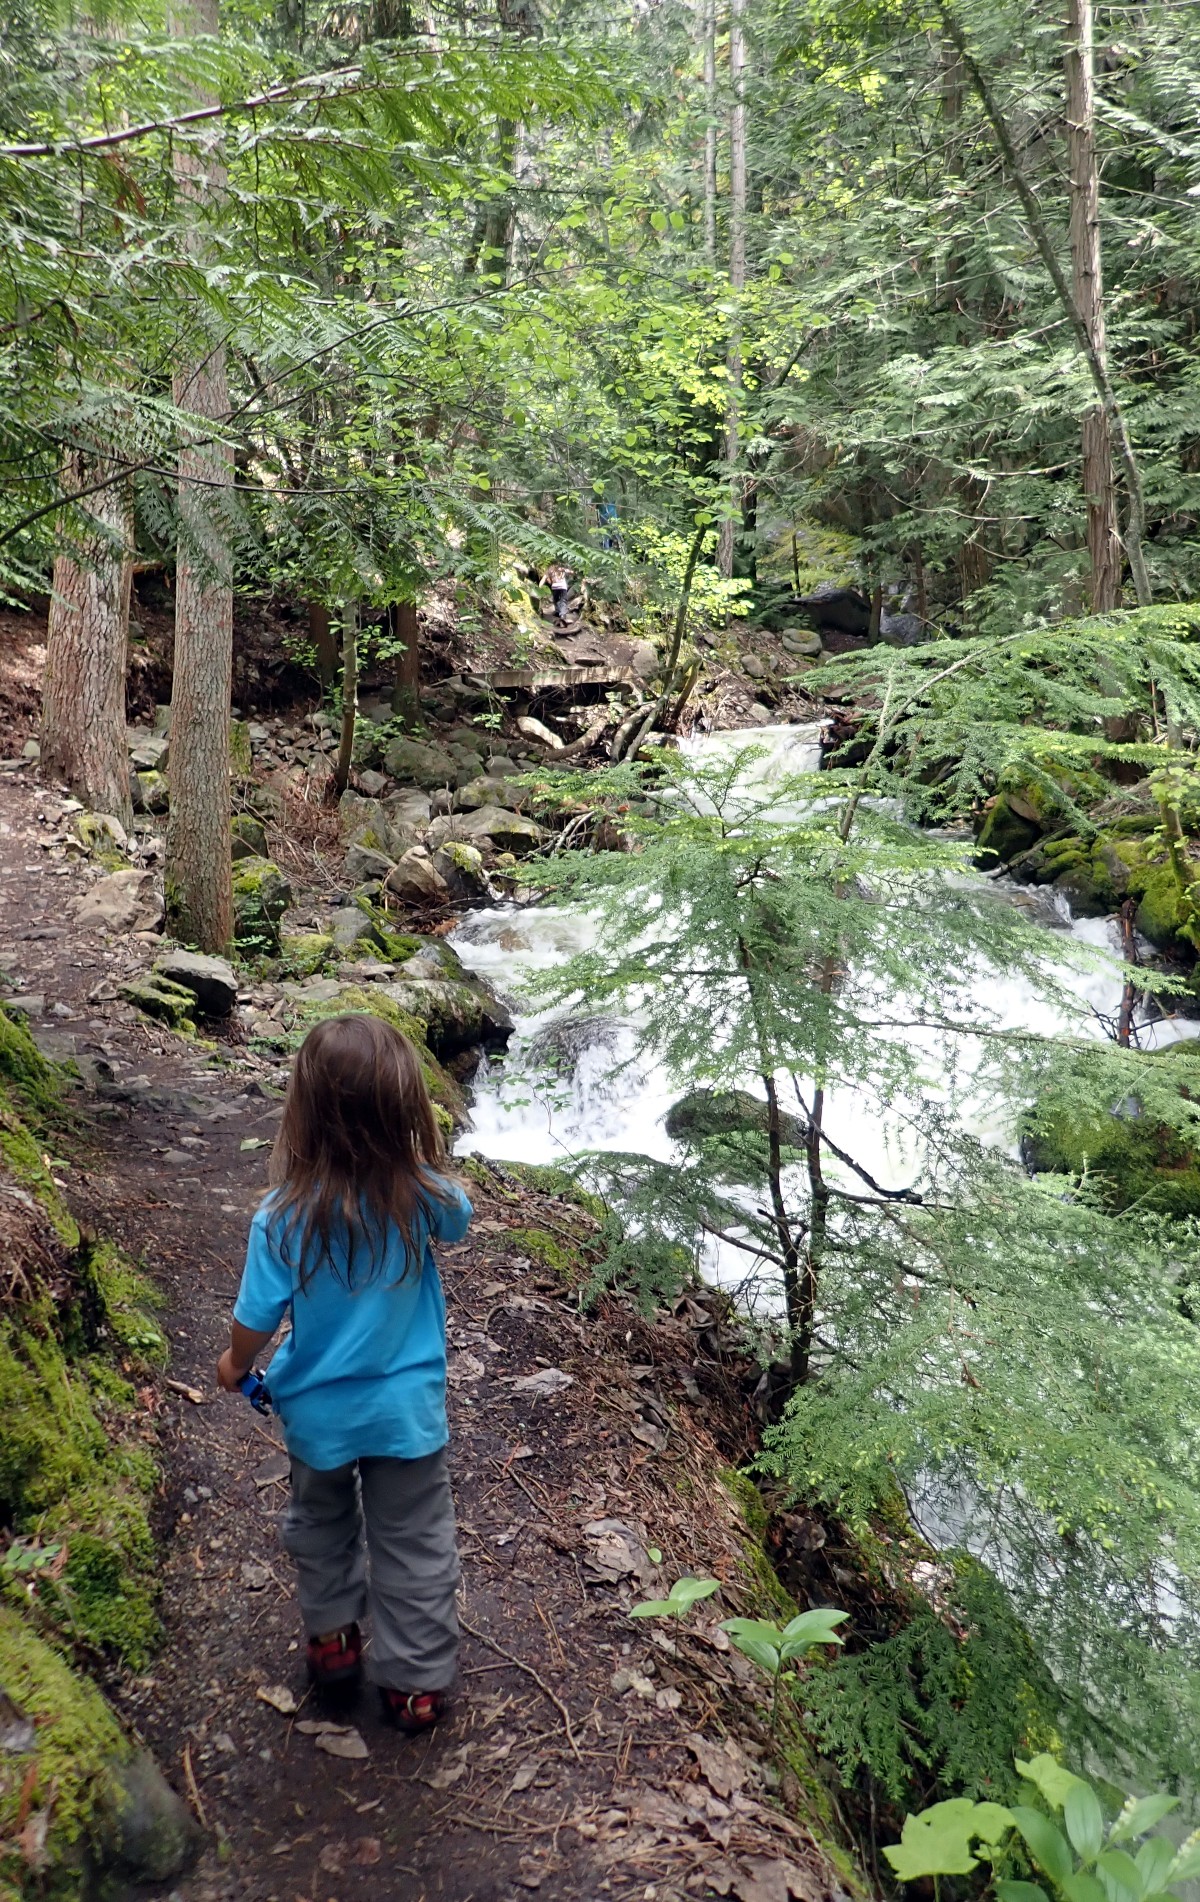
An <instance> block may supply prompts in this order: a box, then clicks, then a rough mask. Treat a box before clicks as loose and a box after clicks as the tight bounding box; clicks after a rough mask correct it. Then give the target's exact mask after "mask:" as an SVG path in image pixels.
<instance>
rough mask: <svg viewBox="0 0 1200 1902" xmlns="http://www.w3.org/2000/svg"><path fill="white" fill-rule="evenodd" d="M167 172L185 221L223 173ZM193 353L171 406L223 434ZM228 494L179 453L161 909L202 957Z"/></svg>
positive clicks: (213, 852) (221, 805) (191, 30)
mask: <svg viewBox="0 0 1200 1902" xmlns="http://www.w3.org/2000/svg"><path fill="white" fill-rule="evenodd" d="M217 7H218V0H187V3H186V5H185V6H181V8H180V10H179V11H178V12H177V13H175V14H174V15H173V16H172V22H171V24H172V30H173V32H174V33H175V35H176V36H177V37H179V38H190V37H192V36H193V35H194V34H197V33H209V34H215V33H216V31H217ZM198 97H199V95H198ZM203 98H204V99H205V100H207V99H208V98H209V95H207V94H205V95H203ZM174 166H175V179H176V185H177V189H178V193H179V198H180V201H181V204H182V205H183V207H184V208H185V211H186V208H187V206H188V205H189V202H190V203H191V204H193V205H195V206H196V207H197V210H199V209H200V208H201V207H204V206H205V205H211V203H212V201H213V199H214V198H215V197H218V196H219V195H220V193H221V192H222V190H223V188H224V184H225V168H224V165H223V164H222V163H221V160H220V158H219V157H218V156H217V154H216V151H215V148H213V147H208V148H206V149H205V150H203V151H201V150H200V149H198V148H196V147H193V146H190V145H179V144H177V145H176V148H175V155H174ZM189 248H190V249H191V251H192V253H193V255H194V256H195V257H197V258H198V259H199V258H200V257H201V256H202V254H203V250H204V242H203V237H202V235H201V232H200V230H199V222H198V219H197V223H196V224H195V225H194V226H193V230H192V234H191V240H190V247H189ZM198 347H199V354H198V355H197V356H196V357H195V359H194V360H192V361H187V360H186V359H185V360H184V361H183V362H182V363H181V364H180V365H179V366H178V368H177V369H176V371H175V375H174V379H173V391H174V398H175V403H176V405H177V406H178V408H180V409H183V410H187V411H188V412H189V413H190V414H191V415H193V416H196V417H199V418H201V419H205V420H206V421H208V422H209V423H211V424H212V425H215V428H216V430H219V429H220V427H221V424H222V423H223V422H224V421H225V420H226V418H227V417H228V414H229V394H228V385H227V380H226V373H225V345H224V343H223V342H222V341H219V340H218V337H217V335H216V334H215V333H212V334H210V335H208V336H204V335H201V337H200V338H199V340H198ZM196 433H197V436H198V437H201V438H204V439H206V438H209V437H211V436H212V435H213V433H214V429H213V428H211V427H205V421H201V423H200V425H199V427H198V429H197V432H196ZM232 494H233V457H232V455H231V453H230V452H229V451H228V450H227V449H226V448H225V447H224V446H223V445H221V444H220V443H214V442H211V441H209V440H200V441H197V442H195V443H192V444H188V443H185V445H184V447H183V448H182V449H181V450H180V453H179V556H178V564H177V568H176V578H175V667H174V675H173V679H172V685H171V751H170V773H169V778H170V782H171V806H170V814H169V817H168V820H167V851H166V898H167V915H168V921H169V923H170V927H171V929H172V931H173V932H174V933H175V935H176V936H177V937H181V938H183V939H184V940H185V941H186V942H188V943H191V944H196V945H198V946H199V947H200V949H201V950H202V951H222V950H224V949H225V948H226V946H227V945H228V944H229V941H230V939H231V937H232V936H233V879H232V864H231V858H230V849H229V848H230V841H229V704H230V697H231V689H232V674H233V565H232V559H231V555H230V542H229V511H230V507H231V503H232Z"/></svg>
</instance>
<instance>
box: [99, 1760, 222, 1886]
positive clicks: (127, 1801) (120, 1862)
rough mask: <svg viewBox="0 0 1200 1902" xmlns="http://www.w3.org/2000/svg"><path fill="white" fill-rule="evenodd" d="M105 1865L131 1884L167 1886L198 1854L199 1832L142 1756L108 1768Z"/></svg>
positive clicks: (184, 1807) (156, 1769)
mask: <svg viewBox="0 0 1200 1902" xmlns="http://www.w3.org/2000/svg"><path fill="white" fill-rule="evenodd" d="M113 1786H114V1787H113V1795H112V1797H111V1798H110V1803H109V1810H108V1816H107V1818H106V1827H105V1828H104V1831H103V1834H104V1836H106V1837H107V1843H106V1845H105V1847H106V1849H107V1851H108V1853H107V1855H106V1857H105V1860H106V1861H107V1862H109V1863H110V1865H111V1866H113V1867H115V1868H116V1869H117V1870H119V1871H120V1873H121V1874H122V1875H124V1876H126V1877H127V1878H128V1879H130V1880H131V1881H134V1882H169V1881H170V1880H171V1879H172V1877H174V1876H177V1875H180V1874H182V1873H183V1871H184V1870H185V1869H187V1868H189V1867H190V1865H191V1864H192V1863H193V1862H194V1861H195V1859H196V1856H197V1855H198V1854H199V1850H200V1843H201V1833H200V1828H199V1825H198V1824H197V1822H196V1821H195V1818H194V1817H193V1816H192V1813H191V1811H190V1810H189V1809H188V1807H187V1804H186V1803H185V1802H184V1801H183V1799H182V1798H181V1797H179V1796H177V1795H176V1793H175V1791H174V1790H173V1789H172V1788H171V1786H170V1784H169V1783H168V1782H167V1780H166V1778H165V1777H164V1776H163V1773H162V1771H161V1770H160V1769H159V1767H158V1765H157V1764H156V1763H155V1761H154V1759H153V1757H152V1756H151V1755H150V1753H149V1751H148V1750H139V1751H138V1752H137V1753H136V1755H135V1756H134V1757H132V1758H131V1760H130V1761H129V1762H128V1763H120V1764H116V1765H114V1766H113Z"/></svg>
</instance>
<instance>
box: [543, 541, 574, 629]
mask: <svg viewBox="0 0 1200 1902" xmlns="http://www.w3.org/2000/svg"><path fill="white" fill-rule="evenodd" d="M542 585H543V586H544V587H549V589H550V599H551V601H552V602H553V603H554V619H555V621H556V622H557V623H558V625H559V626H560V627H561V626H563V625H565V623H566V619H567V601H568V598H569V596H570V593H571V570H570V569H569V568H568V567H567V564H566V562H565V561H564V560H563V559H562V556H561V555H560V556H559V558H558V560H557V561H552V562H551V563H550V566H549V567H548V568H547V570H546V572H545V574H544V575H543V576H542Z"/></svg>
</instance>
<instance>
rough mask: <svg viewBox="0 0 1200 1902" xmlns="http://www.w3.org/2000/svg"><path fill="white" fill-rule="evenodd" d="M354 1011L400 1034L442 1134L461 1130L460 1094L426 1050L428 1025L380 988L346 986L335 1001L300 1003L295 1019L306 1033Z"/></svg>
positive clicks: (463, 1107)
mask: <svg viewBox="0 0 1200 1902" xmlns="http://www.w3.org/2000/svg"><path fill="white" fill-rule="evenodd" d="M356 1011H357V1012H362V1013H363V1014H365V1015H366V1016H370V1017H381V1018H382V1019H383V1021H384V1022H385V1023H388V1024H391V1025H392V1026H393V1027H394V1028H395V1029H396V1030H399V1031H402V1032H403V1034H404V1035H405V1036H406V1037H407V1038H408V1039H409V1041H410V1042H411V1043H412V1044H413V1045H414V1046H415V1047H416V1050H417V1053H418V1055H419V1056H420V1059H421V1069H422V1071H423V1072H424V1076H425V1085H426V1088H427V1089H428V1091H429V1094H430V1096H431V1097H432V1098H433V1104H434V1108H435V1110H436V1111H437V1116H438V1121H439V1123H440V1124H441V1126H442V1129H443V1131H444V1133H445V1134H446V1135H447V1136H449V1135H451V1134H452V1132H453V1131H454V1130H455V1129H461V1128H462V1126H463V1124H464V1123H465V1122H466V1118H467V1111H466V1104H465V1102H464V1100H463V1093H462V1091H461V1089H460V1088H459V1086H458V1084H457V1083H456V1082H455V1080H454V1078H453V1077H452V1076H450V1075H449V1074H448V1072H447V1071H445V1070H443V1068H442V1066H441V1064H440V1063H439V1062H438V1060H437V1058H436V1057H435V1056H434V1054H433V1052H432V1050H431V1049H430V1048H429V1044H428V1041H427V1028H428V1027H427V1025H426V1024H425V1022H424V1020H423V1019H422V1018H420V1017H416V1016H414V1015H413V1014H412V1012H411V1011H407V1010H405V1009H404V1008H403V1007H402V1006H401V1005H400V1004H399V1003H397V1001H396V999H395V998H392V997H389V996H387V994H386V993H385V992H384V991H383V989H382V988H381V987H379V986H377V985H371V986H370V987H369V988H368V987H367V986H365V985H361V986H360V985H357V984H347V985H346V986H344V988H343V989H342V990H340V991H338V993H337V995H336V996H335V997H327V998H316V999H313V1000H311V1001H302V1002H301V1004H300V1006H299V1011H298V1015H299V1019H300V1023H301V1026H302V1027H303V1029H304V1030H305V1031H307V1030H308V1029H309V1028H310V1027H311V1025H313V1024H316V1023H322V1022H323V1021H324V1020H325V1018H327V1017H342V1016H345V1015H347V1014H352V1013H354V1012H356Z"/></svg>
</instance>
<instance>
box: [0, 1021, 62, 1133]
mask: <svg viewBox="0 0 1200 1902" xmlns="http://www.w3.org/2000/svg"><path fill="white" fill-rule="evenodd" d="M6 1089H7V1090H8V1091H9V1092H11V1093H12V1094H14V1095H16V1096H17V1097H18V1098H19V1099H20V1102H21V1105H22V1107H23V1108H24V1109H25V1110H26V1111H27V1112H29V1111H32V1112H33V1113H34V1114H35V1115H36V1116H37V1117H38V1118H43V1117H61V1116H62V1114H63V1087H62V1082H61V1080H60V1075H59V1074H56V1072H55V1071H54V1070H53V1069H52V1068H51V1066H50V1065H49V1064H48V1063H47V1062H46V1059H45V1057H43V1055H42V1053H41V1051H40V1050H39V1049H38V1047H37V1045H36V1044H35V1043H34V1041H33V1038H32V1036H31V1035H30V1030H29V1025H28V1023H27V1022H26V1020H25V1018H24V1017H23V1016H21V1015H20V1014H19V1013H17V1012H15V1011H14V1012H13V1013H12V1015H11V1016H10V1015H9V1013H8V1012H7V1011H6V1010H5V1009H4V1006H3V1004H0V1101H2V1100H3V1095H4V1092H5V1090H6Z"/></svg>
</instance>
